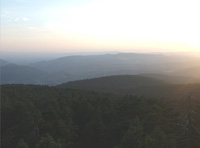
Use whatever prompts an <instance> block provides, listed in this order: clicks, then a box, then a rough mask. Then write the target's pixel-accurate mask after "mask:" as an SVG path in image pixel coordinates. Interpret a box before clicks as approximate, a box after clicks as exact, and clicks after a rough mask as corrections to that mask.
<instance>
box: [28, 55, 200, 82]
mask: <svg viewBox="0 0 200 148" xmlns="http://www.w3.org/2000/svg"><path fill="white" fill-rule="evenodd" d="M197 65H200V59H199V58H194V57H185V56H184V57H183V56H166V55H161V54H134V53H126V54H125V53H120V54H107V55H90V56H69V57H62V58H58V59H55V60H51V61H43V62H38V63H33V64H31V65H30V66H32V67H35V68H37V69H40V70H44V71H46V72H49V73H60V74H61V75H62V73H67V74H68V75H69V77H68V78H67V79H66V81H65V82H67V81H72V80H80V79H88V78H96V77H103V76H112V75H126V74H129V75H138V74H141V73H148V74H149V73H155V74H165V75H173V74H174V72H175V71H177V70H179V69H186V68H190V67H194V66H197ZM188 77H189V76H188Z"/></svg>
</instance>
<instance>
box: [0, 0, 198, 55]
mask: <svg viewBox="0 0 200 148" xmlns="http://www.w3.org/2000/svg"><path fill="white" fill-rule="evenodd" d="M199 7H200V1H198V0H190V1H188V0H183V1H181V0H173V1H172V0H167V1H160V0H152V1H147V0H141V1H131V0H123V1H121V0H115V1H114V0H107V1H105V0H103V1H92V2H89V3H86V4H81V5H74V6H72V7H65V5H59V7H58V6H57V7H56V6H55V7H54V6H51V7H45V8H43V9H41V10H40V11H39V13H40V15H41V16H40V20H44V21H43V22H40V23H39V24H40V25H36V24H35V23H34V22H33V24H31V23H29V24H26V25H24V24H23V25H22V24H18V28H15V27H14V28H12V30H15V31H10V30H9V29H3V30H2V32H3V35H5V37H4V38H3V39H2V41H3V42H2V43H3V45H2V46H3V47H4V48H5V49H6V48H7V49H13V47H14V46H15V48H16V49H19V48H20V49H22V47H23V49H27V48H31V47H28V46H30V45H34V49H40V50H41V48H44V49H52V50H53V48H56V47H57V49H60V50H66V49H68V50H85V49H91V50H92V49H95V50H98V49H101V50H102V48H103V49H112V50H114V49H119V50H120V49H121V50H135V49H138V50H142V49H145V50H154V51H157V50H163V51H165V50H168V49H169V50H170V51H174V50H175V51H190V50H197V51H198V50H200V42H199V41H200V27H199V26H200V9H199ZM186 10H187V11H186ZM23 18H25V20H24V22H25V23H28V22H31V18H27V17H23ZM18 21H19V20H18ZM17 36H19V37H20V38H17ZM24 41H26V42H25V43H24ZM11 43H12V44H11ZM26 43H27V45H26Z"/></svg>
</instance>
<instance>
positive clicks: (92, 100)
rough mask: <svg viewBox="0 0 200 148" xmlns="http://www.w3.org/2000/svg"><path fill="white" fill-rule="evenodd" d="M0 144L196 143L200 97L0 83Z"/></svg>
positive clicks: (88, 147) (125, 146)
mask: <svg viewBox="0 0 200 148" xmlns="http://www.w3.org/2000/svg"><path fill="white" fill-rule="evenodd" d="M1 120H2V121H1V133H2V134H1V146H2V148H199V147H200V98H198V97H196V96H194V95H193V94H192V93H188V94H185V96H183V97H182V98H169V97H167V98H156V97H142V96H138V95H117V94H111V93H103V92H94V91H86V90H85V91H84V90H76V89H70V88H60V87H50V86H39V85H2V86H1Z"/></svg>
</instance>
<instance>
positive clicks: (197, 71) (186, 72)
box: [175, 65, 200, 79]
mask: <svg viewBox="0 0 200 148" xmlns="http://www.w3.org/2000/svg"><path fill="white" fill-rule="evenodd" d="M175 74H176V75H179V76H192V77H194V78H198V79H200V65H199V66H195V67H190V68H186V69H181V70H178V71H176V72H175Z"/></svg>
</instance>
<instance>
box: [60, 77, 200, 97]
mask: <svg viewBox="0 0 200 148" xmlns="http://www.w3.org/2000/svg"><path fill="white" fill-rule="evenodd" d="M58 87H63V88H75V89H82V90H94V91H99V92H109V93H115V94H120V95H125V94H131V95H139V96H146V97H157V98H172V97H173V98H182V97H183V96H185V95H186V94H190V93H192V94H193V96H195V97H199V98H200V84H198V83H196V84H171V83H168V82H165V81H161V80H158V79H156V78H151V77H149V76H141V75H118V76H107V77H101V78H94V79H85V80H79V81H71V82H67V83H63V84H61V85H58Z"/></svg>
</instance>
